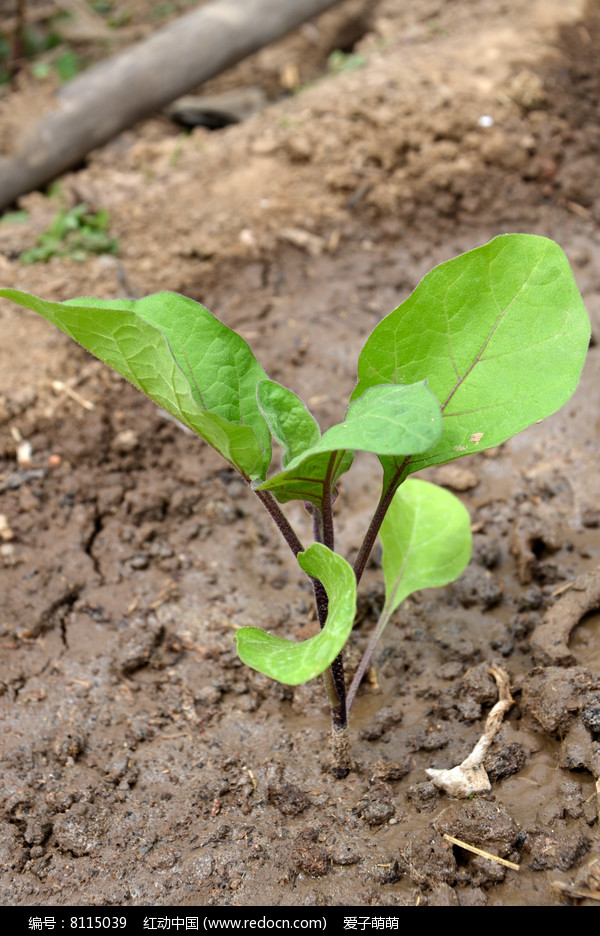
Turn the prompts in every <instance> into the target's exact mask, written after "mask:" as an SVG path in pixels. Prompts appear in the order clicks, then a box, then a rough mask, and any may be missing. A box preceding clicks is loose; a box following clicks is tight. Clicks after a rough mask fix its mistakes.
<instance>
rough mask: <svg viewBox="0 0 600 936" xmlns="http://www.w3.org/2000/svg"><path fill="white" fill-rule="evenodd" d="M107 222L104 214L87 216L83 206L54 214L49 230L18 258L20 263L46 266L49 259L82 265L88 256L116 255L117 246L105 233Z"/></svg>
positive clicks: (88, 214) (89, 213) (102, 212)
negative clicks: (65, 258) (80, 263)
mask: <svg viewBox="0 0 600 936" xmlns="http://www.w3.org/2000/svg"><path fill="white" fill-rule="evenodd" d="M109 225H110V219H109V217H108V212H107V211H105V210H100V211H97V212H96V213H95V214H94V213H92V212H90V211H89V209H88V206H87V205H86V204H85V202H82V203H81V204H80V205H76V206H75V207H74V208H70V209H69V210H68V211H67V210H66V209H61V210H59V211H58V212H57V214H56V217H55V218H54V221H53V222H52V224H51V225H50V227H49V228H48V229H47V230H46V231H44V233H43V234H40V236H39V237H38V240H37V245H36V246H35V247H32V248H31V249H30V250H25V251H24V252H23V253H22V254H21V258H20V259H21V261H22V262H23V263H46V262H47V261H48V260H50V258H51V257H70V258H71V260H77V261H78V262H82V261H83V260H85V259H87V257H88V256H89V255H90V254H104V253H109V254H116V253H117V252H118V249H119V243H118V241H117V239H116V238H114V237H111V236H110V235H109V233H108V228H109Z"/></svg>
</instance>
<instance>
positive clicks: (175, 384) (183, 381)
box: [0, 289, 271, 478]
mask: <svg viewBox="0 0 600 936" xmlns="http://www.w3.org/2000/svg"><path fill="white" fill-rule="evenodd" d="M0 296H4V297H5V298H7V299H12V300H13V302H17V303H19V304H20V305H22V306H25V307H26V308H28V309H32V310H33V311H34V312H38V313H39V314H40V315H42V316H44V318H46V319H48V321H50V322H52V323H53V324H54V325H56V326H57V327H58V328H60V329H61V331H63V332H65V334H67V335H69V336H70V337H71V338H73V339H74V340H75V341H78V342H79V343H80V344H81V345H83V347H84V348H87V349H88V351H91V352H92V354H95V355H96V356H97V357H99V358H100V360H102V361H104V362H105V363H106V364H109V365H110V366H111V367H113V368H114V369H115V370H116V371H118V373H120V374H122V375H123V376H124V377H126V378H127V380H130V381H131V383H132V384H134V386H136V387H137V388H138V389H139V390H142V391H143V392H144V393H146V394H147V395H148V396H149V397H151V399H153V400H154V401H155V402H156V403H158V405H159V406H161V407H162V408H163V409H165V410H167V412H169V413H171V414H172V415H173V416H175V417H176V418H177V419H179V420H180V421H181V422H182V423H184V424H185V425H186V426H189V427H190V428H191V429H192V430H193V431H194V432H197V433H198V435H200V436H202V438H204V439H205V440H206V441H207V442H208V443H209V445H212V446H213V447H214V448H216V449H217V451H218V452H220V453H221V454H222V455H223V457H224V458H226V459H227V461H228V462H230V464H232V465H233V466H234V467H236V468H238V469H239V470H240V471H242V472H243V473H244V474H246V475H247V476H248V477H250V478H264V477H265V474H266V470H267V467H268V465H269V462H270V460H271V433H270V431H269V427H268V425H267V422H266V420H265V418H264V416H263V415H262V413H261V412H260V410H259V407H258V403H257V402H256V385H257V383H258V381H259V380H262V379H263V378H264V377H265V376H266V375H265V372H264V371H263V369H262V367H261V366H260V365H259V364H258V362H257V361H256V359H255V357H254V355H253V354H252V352H251V350H250V348H249V347H248V345H247V344H246V342H245V341H244V340H243V339H242V338H241V337H240V336H239V335H237V334H236V333H235V332H233V331H231V329H229V328H227V327H226V326H225V325H223V324H222V323H221V322H219V321H218V319H216V318H215V317H214V316H213V315H211V313H210V312H209V311H208V310H207V309H205V308H204V306H201V305H200V304H199V303H197V302H194V301H193V300H191V299H186V298H184V297H183V296H179V295H177V294H175V293H156V294H155V295H153V296H147V297H146V298H145V299H139V300H127V299H115V300H101V299H88V298H84V299H75V300H70V301H68V302H48V301H46V300H44V299H39V298H38V297H36V296H32V295H30V294H29V293H24V292H20V291H18V290H15V289H2V290H0Z"/></svg>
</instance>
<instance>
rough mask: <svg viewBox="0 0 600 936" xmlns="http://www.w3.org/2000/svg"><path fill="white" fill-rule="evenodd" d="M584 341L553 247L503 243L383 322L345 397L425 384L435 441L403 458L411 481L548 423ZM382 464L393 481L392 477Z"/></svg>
mask: <svg viewBox="0 0 600 936" xmlns="http://www.w3.org/2000/svg"><path fill="white" fill-rule="evenodd" d="M589 337H590V323H589V319H588V317H587V313H586V311H585V307H584V305H583V302H582V300H581V297H580V295H579V293H578V291H577V286H576V284H575V280H574V278H573V274H572V273H571V270H570V267H569V264H568V261H567V259H566V257H565V255H564V253H563V252H562V250H561V249H560V247H559V246H558V245H557V244H555V243H553V241H550V240H547V239H546V238H544V237H536V236H533V235H527V234H507V235H502V236H501V237H497V238H495V239H494V240H493V241H491V242H490V243H489V244H486V245H485V246H483V247H478V248H477V249H476V250H471V251H469V252H468V253H466V254H463V255H462V256H460V257H457V258H456V259H455V260H450V261H449V262H447V263H442V264H441V265H440V266H438V267H435V269H433V270H432V271H431V272H430V273H428V274H427V276H425V278H424V279H423V280H422V281H421V283H420V284H419V285H418V286H417V288H416V289H415V291H414V292H413V293H412V295H411V296H409V298H408V299H407V300H406V301H405V302H403V303H402V305H401V306H399V307H398V308H397V309H396V310H395V311H394V312H392V313H391V314H390V315H388V316H387V318H385V319H383V321H382V322H381V323H380V324H379V325H378V326H377V328H375V330H374V331H373V333H372V334H371V336H370V337H369V339H368V340H367V342H366V344H365V346H364V348H363V350H362V352H361V354H360V358H359V364H358V375H359V382H358V385H357V387H356V389H355V391H354V393H353V395H352V397H353V399H356V398H360V396H361V395H362V394H364V393H365V391H367V390H368V389H369V388H370V387H373V386H377V385H378V384H384V383H390V382H392V383H397V384H401V385H402V384H413V383H414V382H415V381H417V380H422V379H424V378H427V381H428V384H429V387H430V388H431V390H432V391H433V392H434V393H435V394H436V396H437V398H438V400H439V402H440V405H441V408H442V417H443V430H442V435H441V438H440V439H439V441H437V442H436V443H435V444H434V445H432V446H431V447H429V448H428V449H427V450H426V451H425V452H424V453H423V454H415V455H413V456H412V457H411V458H410V462H409V464H408V466H406V470H405V472H404V473H405V474H408V473H410V472H413V471H418V470H419V469H420V468H424V467H426V466H427V465H436V464H442V463H443V462H448V461H451V460H453V459H455V458H460V457H461V456H462V455H468V454H470V453H471V452H477V451H482V450H483V449H486V448H490V447H492V446H495V445H499V444H500V443H501V442H504V441H505V440H506V439H508V438H510V437H511V436H512V435H515V433H517V432H520V431H521V430H522V429H525V428H526V427H527V426H529V425H531V424H532V423H534V422H537V421H538V420H540V419H544V418H545V417H546V416H549V415H550V414H551V413H554V412H555V411H556V410H557V409H559V408H560V407H561V406H562V405H563V404H564V403H565V402H566V401H567V400H568V399H569V397H570V396H571V394H572V393H573V391H574V390H575V387H576V386H577V383H578V381H579V376H580V374H581V369H582V367H583V362H584V359H585V355H586V350H587V346H588V342H589ZM382 463H383V465H384V469H385V471H386V475H387V476H388V477H389V475H390V474H391V472H392V471H393V470H395V466H394V465H393V462H392V460H391V459H389V458H384V459H382Z"/></svg>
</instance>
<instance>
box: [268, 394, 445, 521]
mask: <svg viewBox="0 0 600 936" xmlns="http://www.w3.org/2000/svg"><path fill="white" fill-rule="evenodd" d="M441 428H442V421H441V413H440V406H439V403H438V400H437V397H436V396H435V395H434V394H433V393H432V392H431V390H429V389H428V387H427V383H426V381H424V380H422V381H420V382H419V383H415V384H411V385H410V386H400V385H396V384H393V383H390V384H386V385H384V386H376V387H372V388H371V389H369V390H367V391H366V392H365V393H364V394H363V395H362V396H360V397H359V398H358V399H356V400H355V401H354V402H353V403H351V404H350V406H349V407H348V410H347V412H346V418H345V419H344V422H343V423H339V424H338V425H336V426H332V428H331V429H328V430H327V432H325V433H324V434H323V435H322V436H321V438H320V439H319V440H318V441H317V442H316V443H315V444H314V445H312V447H311V448H309V449H304V451H303V452H301V454H299V455H297V456H296V457H295V458H293V459H292V460H291V461H290V462H289V463H288V465H287V468H286V470H284V471H282V472H280V473H279V474H277V475H274V477H272V478H270V479H269V480H268V481H267V482H265V483H264V484H261V485H260V489H261V490H269V491H271V492H272V493H273V494H275V496H276V497H277V498H278V499H279V500H281V501H285V500H292V499H295V498H301V499H302V500H308V501H311V502H313V503H317V504H319V503H320V501H321V500H322V496H323V481H324V478H325V473H326V471H327V469H328V465H329V458H330V455H331V453H332V452H336V453H340V458H339V459H336V464H335V469H334V478H333V480H334V481H335V480H337V478H338V477H339V476H340V474H341V473H342V469H343V470H347V468H346V467H345V464H344V463H343V462H342V461H341V456H342V455H343V453H344V452H350V451H363V452H374V453H375V454H376V455H380V456H381V455H387V454H389V455H400V456H402V455H409V454H412V453H413V452H422V451H424V450H425V449H427V448H429V447H430V446H431V445H432V444H433V443H434V442H435V441H436V439H438V438H439V435H440V432H441ZM348 467H350V465H349V464H348Z"/></svg>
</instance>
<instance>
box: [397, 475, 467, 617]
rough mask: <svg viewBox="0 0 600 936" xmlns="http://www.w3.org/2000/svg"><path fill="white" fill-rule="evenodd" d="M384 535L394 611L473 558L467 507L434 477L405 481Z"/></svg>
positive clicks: (446, 579)
mask: <svg viewBox="0 0 600 936" xmlns="http://www.w3.org/2000/svg"><path fill="white" fill-rule="evenodd" d="M379 535H380V537H381V543H382V546H383V554H382V567H383V574H384V578H385V593H386V612H387V614H388V615H389V614H391V613H392V611H394V609H395V608H397V607H398V605H399V604H400V603H401V602H402V601H404V599H405V598H406V597H407V596H408V595H410V594H411V593H412V592H414V591H418V590H419V589H421V588H436V587H438V586H439V585H447V584H448V582H453V581H454V579H456V578H458V576H459V575H461V573H462V572H463V571H464V569H465V568H466V567H467V565H468V563H469V559H470V558H471V520H470V517H469V513H468V511H467V509H466V507H464V506H463V504H462V503H461V501H459V499H458V498H457V497H455V496H454V494H451V493H450V492H449V491H446V490H445V489H444V488H442V487H438V485H437V484H431V483H430V482H429V481H421V480H416V479H412V480H409V481H405V482H404V484H403V485H402V486H401V487H400V489H399V490H398V491H397V492H396V494H395V495H394V498H393V500H392V503H391V505H390V507H389V509H388V512H387V513H386V515H385V518H384V521H383V523H382V525H381V530H380V533H379Z"/></svg>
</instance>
